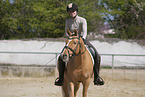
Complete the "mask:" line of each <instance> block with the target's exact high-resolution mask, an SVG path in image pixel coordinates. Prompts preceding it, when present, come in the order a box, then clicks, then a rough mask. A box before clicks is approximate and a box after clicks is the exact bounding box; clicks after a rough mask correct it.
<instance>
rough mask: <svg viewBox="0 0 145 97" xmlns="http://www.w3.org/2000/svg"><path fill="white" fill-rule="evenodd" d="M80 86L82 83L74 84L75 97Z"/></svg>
mask: <svg viewBox="0 0 145 97" xmlns="http://www.w3.org/2000/svg"><path fill="white" fill-rule="evenodd" d="M79 87H80V83H75V86H74V97H76V96H77V91H78V89H79Z"/></svg>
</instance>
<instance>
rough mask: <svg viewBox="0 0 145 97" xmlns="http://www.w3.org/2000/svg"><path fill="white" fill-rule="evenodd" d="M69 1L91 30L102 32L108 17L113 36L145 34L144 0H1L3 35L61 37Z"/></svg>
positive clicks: (0, 25)
mask: <svg viewBox="0 0 145 97" xmlns="http://www.w3.org/2000/svg"><path fill="white" fill-rule="evenodd" d="M70 2H74V3H76V4H77V5H78V7H79V13H78V14H79V15H80V16H82V17H84V18H86V19H87V23H88V32H99V30H100V28H102V27H103V24H104V22H105V21H106V22H108V23H109V24H110V25H111V28H113V29H115V32H117V33H116V34H115V35H113V37H117V38H123V39H128V38H131V39H141V38H144V37H143V36H145V3H144V2H143V0H15V2H14V3H10V2H9V0H0V39H12V38H48V37H62V36H63V35H64V34H65V33H64V28H65V20H66V18H68V17H69V15H68V14H67V12H66V6H67V4H68V3H70Z"/></svg>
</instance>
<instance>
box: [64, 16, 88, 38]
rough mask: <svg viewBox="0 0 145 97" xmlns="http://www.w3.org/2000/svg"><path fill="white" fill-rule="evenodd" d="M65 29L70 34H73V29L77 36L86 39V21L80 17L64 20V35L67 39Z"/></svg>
mask: <svg viewBox="0 0 145 97" xmlns="http://www.w3.org/2000/svg"><path fill="white" fill-rule="evenodd" d="M67 29H68V30H70V31H71V32H74V29H76V30H77V31H78V34H79V36H81V37H82V38H84V39H86V36H87V21H86V19H85V18H83V17H80V16H76V18H75V19H72V18H69V19H67V20H66V23H65V33H66V36H67V37H68V36H69V35H68V34H67Z"/></svg>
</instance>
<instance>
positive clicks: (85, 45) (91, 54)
mask: <svg viewBox="0 0 145 97" xmlns="http://www.w3.org/2000/svg"><path fill="white" fill-rule="evenodd" d="M85 47H86V49H87V50H88V52H89V54H90V56H91V59H92V62H93V65H94V58H93V56H92V54H91V52H90V51H89V48H88V46H86V45H85Z"/></svg>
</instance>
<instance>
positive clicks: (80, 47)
mask: <svg viewBox="0 0 145 97" xmlns="http://www.w3.org/2000/svg"><path fill="white" fill-rule="evenodd" d="M68 39H78V40H79V41H78V43H77V46H76V47H75V49H74V50H73V49H72V48H70V47H69V46H68V45H66V46H65V47H64V48H63V50H62V52H63V51H64V50H65V49H67V51H68V54H69V57H70V55H71V54H70V52H69V50H70V51H72V52H73V54H72V56H78V55H81V54H83V53H84V52H85V51H86V48H85V51H83V52H82V53H81V50H82V46H81V43H80V38H78V37H74V38H68ZM78 46H79V53H78V54H76V50H77V48H78Z"/></svg>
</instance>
